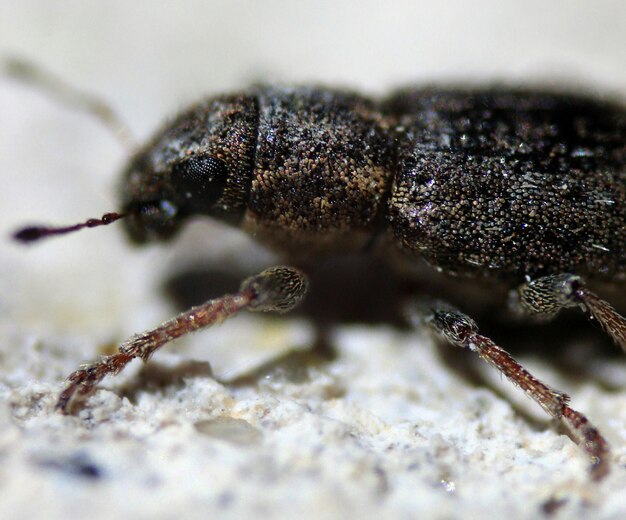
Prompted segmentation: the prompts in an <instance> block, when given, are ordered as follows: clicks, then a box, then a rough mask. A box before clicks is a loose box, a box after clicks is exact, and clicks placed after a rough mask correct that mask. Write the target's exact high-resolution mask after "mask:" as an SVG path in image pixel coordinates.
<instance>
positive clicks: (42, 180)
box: [0, 0, 626, 520]
mask: <svg viewBox="0 0 626 520" xmlns="http://www.w3.org/2000/svg"><path fill="white" fill-rule="evenodd" d="M191 4H192V3H191V2H179V3H177V9H176V10H174V11H172V10H167V9H166V8H162V6H159V7H154V6H156V4H153V3H152V2H151V3H150V6H149V7H147V6H146V5H142V4H140V3H139V2H132V3H129V2H114V1H111V2H107V3H106V5H105V4H102V7H96V6H99V5H100V4H99V3H98V4H96V3H86V2H82V1H76V2H72V1H68V2H67V3H65V4H64V6H65V7H63V8H60V7H57V6H55V7H52V6H51V5H50V3H49V2H46V1H45V0H42V1H40V2H28V3H26V2H24V3H14V5H15V7H13V4H11V6H9V4H8V3H7V4H6V5H3V6H2V7H1V8H0V9H1V10H2V12H1V13H0V49H1V50H2V51H1V52H2V53H5V52H11V53H18V54H21V55H26V56H28V57H30V58H32V59H34V60H35V61H37V62H40V63H41V62H43V63H44V64H47V65H48V66H49V67H50V68H51V69H53V70H55V71H57V72H59V73H60V75H61V76H62V77H64V78H66V79H67V80H69V81H70V82H72V83H76V84H79V85H81V86H82V87H84V88H86V89H88V90H90V91H93V92H98V93H100V94H102V95H104V97H105V98H107V99H108V100H110V101H111V102H112V103H113V104H114V105H115V106H116V107H117V108H118V109H119V111H120V113H121V114H122V115H123V116H124V117H125V119H127V120H128V121H130V123H131V126H132V128H133V129H134V130H135V132H136V133H137V134H138V135H139V136H144V137H145V136H147V135H148V134H149V132H150V131H152V130H154V129H155V128H156V127H157V126H158V124H159V123H160V122H161V121H162V119H163V118H164V116H166V115H168V114H170V115H171V114H173V113H174V112H175V110H176V109H177V108H180V107H181V106H184V105H186V104H188V103H189V102H193V101H194V100H196V99H199V98H200V97H202V96H203V95H205V94H207V93H208V92H207V90H208V89H211V91H212V92H219V91H228V90H235V89H238V88H241V87H242V86H247V85H248V84H250V83H251V82H252V81H253V80H255V79H259V78H258V76H259V71H261V72H262V73H264V74H265V76H263V77H261V79H263V80H271V81H276V80H284V81H285V82H297V81H305V80H316V81H319V82H322V83H328V84H333V85H336V84H344V85H346V84H348V85H352V84H353V85H355V86H356V87H358V88H359V89H361V90H364V91H367V90H371V91H376V90H377V89H378V90H380V91H381V92H382V91H383V90H384V89H386V88H387V87H390V86H391V85H392V84H394V85H396V86H397V85H401V84H407V83H409V82H415V81H419V80H432V79H433V78H434V77H435V78H437V79H439V78H446V77H450V76H451V75H455V76H456V77H457V78H458V76H459V75H472V77H476V75H478V76H479V77H493V76H494V75H498V76H500V77H502V76H504V77H506V78H508V79H511V80H515V79H520V78H524V79H529V74H531V72H533V71H539V74H540V73H551V74H553V73H554V74H556V75H559V76H565V75H567V77H574V78H584V79H587V80H589V81H593V82H594V84H597V85H598V88H599V89H602V90H604V89H608V90H611V89H613V90H617V91H618V93H619V92H621V93H622V94H623V92H624V88H625V87H624V85H626V75H625V74H626V73H625V72H624V67H623V63H624V52H626V51H624V49H626V45H625V44H624V35H625V34H626V30H624V26H623V23H624V20H626V15H625V14H624V10H623V9H624V7H623V3H620V2H610V1H600V2H593V3H589V8H588V9H583V8H582V7H581V8H580V10H575V9H572V8H571V6H570V3H569V2H567V1H559V2H554V3H549V4H546V3H545V2H534V1H531V2H530V4H529V3H525V4H524V8H523V10H520V9H519V6H518V4H517V3H514V2H511V3H510V4H507V6H506V7H505V6H502V5H501V2H498V3H496V2H493V3H492V2H488V1H481V2H478V4H479V7H477V5H478V4H476V3H474V4H472V8H471V13H476V15H475V16H474V15H472V14H471V13H470V11H468V10H467V7H465V5H466V4H465V3H462V2H459V3H458V4H455V3H454V2H452V3H450V6H452V4H455V5H454V7H443V4H442V6H438V4H437V5H435V4H434V3H432V2H424V3H416V2H406V3H405V4H403V5H402V6H401V7H398V8H396V14H393V13H392V15H390V14H389V7H388V6H387V5H385V6H384V10H382V11H381V10H380V9H382V8H383V7H382V6H383V4H382V3H374V2H372V3H371V4H364V3H363V2H358V5H357V6H356V7H352V8H351V9H348V8H347V7H340V6H337V4H335V3H333V5H332V8H331V7H328V8H321V7H320V3H319V2H312V3H311V4H308V3H307V2H302V3H298V6H297V8H296V7H294V8H286V7H285V5H283V4H279V3H276V7H273V8H271V9H270V8H269V7H266V4H265V3H263V6H262V7H261V3H258V6H257V3H254V5H253V3H250V4H245V7H242V5H241V4H240V3H238V2H233V3H219V5H218V4H210V3H207V2H202V6H201V5H200V4H194V5H193V6H192V5H191ZM222 4H223V5H222ZM379 4H380V7H379ZM445 4H446V5H448V3H445ZM553 4H554V5H553ZM205 5H206V6H205ZM290 5H292V4H290ZM293 5H294V6H295V4H293ZM364 6H365V7H364ZM515 6H518V7H515ZM192 8H193V9H194V10H193V16H190V15H189V12H190V11H189V10H190V9H192ZM291 9H297V12H296V11H292V10H291ZM331 9H332V10H331ZM397 9H400V10H399V11H397ZM5 10H6V11H5ZM479 13H483V15H484V13H490V14H489V16H487V15H484V18H483V17H479V16H478V14H479ZM333 17H336V18H333ZM302 19H306V20H307V24H303V23H302ZM511 20H515V24H516V25H515V27H513V28H511V27H505V23H508V22H510V21H511ZM620 24H621V25H620ZM164 34H167V35H169V36H170V38H168V39H167V40H166V39H164V38H162V37H155V35H164ZM353 46H354V47H353ZM348 49H349V50H350V54H349V55H348V54H346V52H347V50H348ZM344 51H345V52H344ZM559 66H560V67H561V68H559ZM268 75H269V76H270V77H269V78H268V77H267V76H268ZM194 76H195V77H196V80H197V82H196V83H195V84H194V83H193V82H192V79H191V78H192V77H194ZM198 78H199V79H198ZM372 78H376V79H372ZM531 79H532V78H531ZM596 80H597V81H596ZM244 84H245V85H244ZM620 89H621V90H620ZM385 91H386V90H385ZM0 114H2V117H1V118H0V179H1V181H2V189H0V226H1V230H0V231H1V233H0V235H2V237H5V236H7V235H8V233H9V232H10V231H11V230H12V229H13V228H14V227H16V226H17V225H20V224H28V223H30V222H39V221H41V222H58V223H71V222H74V221H76V220H79V219H82V218H86V217H89V216H98V215H100V214H102V213H104V212H106V211H110V210H112V209H115V203H116V201H115V198H114V194H115V184H116V182H117V177H115V176H114V172H116V171H118V170H120V169H121V166H122V164H123V163H124V160H125V154H124V152H123V150H120V149H119V148H118V147H117V145H116V143H115V142H114V140H113V139H112V138H111V137H110V135H109V134H107V133H106V131H104V130H102V129H101V128H100V127H99V126H98V125H97V124H95V123H94V122H93V121H92V120H91V119H90V118H88V117H85V116H84V115H83V114H81V113H79V112H76V111H73V110H71V109H68V108H67V107H63V106H60V105H58V104H56V103H53V102H51V101H50V100H49V99H48V98H46V96H42V95H41V94H39V93H37V92H35V91H33V90H32V89H29V88H26V87H24V86H20V85H16V84H14V83H9V82H6V81H4V80H0ZM114 227H115V226H113V227H112V228H109V229H99V230H90V231H85V232H84V233H82V234H78V235H76V236H74V237H71V238H70V237H67V238H64V239H57V240H50V241H49V242H48V243H46V244H41V246H40V247H32V248H26V249H25V248H18V247H16V246H14V245H13V244H11V243H9V242H8V241H6V240H4V239H2V240H0V461H1V464H0V486H1V487H0V489H1V490H2V492H1V493H0V518H11V519H32V518H44V517H45V518H46V519H53V520H54V519H61V518H62V519H71V518H85V517H88V518H90V519H93V520H97V519H100V518H103V519H104V518H116V519H119V520H126V519H129V520H130V519H133V520H137V519H142V518H151V519H174V518H183V517H184V518H226V519H228V518H293V517H299V518H302V519H303V520H304V519H309V518H311V519H313V518H315V519H319V518H346V517H355V518H357V517H358V518H363V519H368V518H381V517H384V518H401V519H404V518H406V519H408V518H463V519H468V518H481V517H487V516H488V517H492V518H529V519H530V518H532V519H536V518H548V517H549V518H557V519H560V518H562V519H570V518H590V519H591V518H593V519H597V518H601V519H619V518H623V517H624V516H626V499H625V498H624V489H625V488H626V385H625V381H626V361H625V360H624V356H621V355H620V353H614V351H613V350H611V348H610V347H608V346H607V347H606V348H602V346H601V345H597V344H596V343H595V341H596V340H597V339H598V338H599V337H601V334H602V333H601V331H594V330H593V328H583V330H586V331H589V330H591V333H590V334H589V336H590V338H591V339H587V336H588V335H585V337H582V336H580V337H577V336H576V335H572V334H571V333H570V330H569V328H566V327H563V328H562V329H559V328H557V329H556V331H555V333H556V336H559V335H567V337H568V338H569V339H568V340H567V341H566V342H565V344H564V345H561V348H560V350H557V349H556V347H554V348H553V346H552V343H551V342H550V341H549V340H546V336H545V335H544V334H542V333H541V331H543V330H544V329H543V328H542V327H539V326H534V327H529V328H528V330H525V331H524V332H523V334H520V335H522V336H524V337H526V336H527V338H526V341H525V343H526V345H527V346H532V345H533V344H536V345H537V346H536V348H534V349H532V348H531V349H518V350H516V351H515V355H516V357H517V358H518V359H519V360H520V361H522V362H523V363H524V364H525V365H526V366H527V367H528V368H529V369H530V370H532V371H533V372H535V373H537V375H539V376H540V377H541V378H542V379H544V380H545V381H547V382H549V383H550V384H551V385H553V386H554V387H556V388H559V389H562V390H564V391H567V392H568V393H570V394H571V396H572V404H573V405H575V407H576V408H577V409H579V410H581V411H583V412H585V413H586V414H587V415H588V416H589V417H590V419H591V420H593V421H594V423H595V424H596V425H597V426H598V427H599V428H600V429H601V430H602V432H603V433H604V434H605V435H606V437H607V439H608V440H609V442H610V444H611V447H612V460H611V463H612V464H611V465H612V472H611V474H610V475H609V476H608V477H607V479H606V480H605V481H603V482H602V483H600V484H599V485H597V486H591V485H590V484H589V482H588V479H587V474H586V465H587V461H586V460H585V458H584V456H583V455H582V454H581V452H580V450H579V449H578V448H577V447H576V446H575V445H574V444H573V443H572V442H571V441H570V440H569V439H568V438H567V437H566V436H564V435H562V434H561V433H559V432H558V431H556V430H555V429H554V428H553V427H552V425H551V424H550V422H549V421H548V420H547V419H546V418H545V416H544V415H543V414H542V412H541V411H540V410H537V408H536V407H535V406H533V405H532V403H529V402H528V400H527V399H526V398H525V397H524V396H522V395H520V393H519V391H517V390H515V389H514V388H511V387H510V385H508V384H507V383H506V382H505V381H501V380H500V377H499V376H498V375H497V374H495V373H494V372H493V371H492V370H490V369H489V368H488V367H483V366H482V365H481V364H480V363H479V362H477V361H475V360H474V359H473V357H472V355H471V353H465V352H463V351H460V350H458V349H454V348H452V347H441V348H438V347H436V346H435V345H434V344H433V343H432V342H431V340H430V339H429V338H428V337H427V336H425V335H423V334H420V333H412V332H409V331H406V330H402V329H399V328H395V327H392V326H391V325H388V324H383V325H380V324H376V323H369V322H365V323H358V324H355V325H342V326H338V327H335V328H333V329H331V331H330V339H331V340H332V342H333V343H334V344H335V345H336V346H337V349H338V356H337V358H336V359H335V360H333V361H331V362H326V363H323V362H322V363H319V362H316V360H315V359H312V358H310V357H308V358H307V356H305V355H303V354H301V355H300V356H292V357H291V358H290V359H288V360H286V361H278V362H274V363H273V364H270V365H269V367H266V369H263V370H258V369H259V367H263V366H264V364H265V363H266V362H268V361H269V360H271V359H276V357H277V356H278V357H280V354H281V353H284V352H285V349H289V348H293V349H296V350H297V351H298V352H303V351H304V350H305V348H306V347H307V346H310V345H311V344H312V343H313V331H312V328H311V324H310V321H309V320H308V319H306V318H300V317H298V318H290V317H289V316H285V317H279V318H269V317H268V318H266V317H263V318H260V317H256V316H247V315H246V316H241V317H240V318H237V319H236V320H233V321H231V322H227V323H225V324H223V325H221V326H220V327H217V328H215V329H213V330H211V331H207V332H202V333H198V334H196V335H194V336H193V337H191V338H188V339H186V340H184V341H180V342H178V344H176V345H171V346H170V347H168V348H166V349H164V350H163V351H162V352H160V353H158V354H157V355H156V356H155V357H154V359H153V361H152V362H151V363H150V364H149V365H146V367H145V368H143V367H142V366H141V363H139V362H136V363H133V364H132V365H131V366H130V367H129V369H128V370H127V371H125V372H124V373H123V374H121V375H120V376H119V377H117V378H114V379H108V380H106V381H105V383H104V384H103V385H102V387H101V389H100V390H99V391H98V392H97V393H96V394H95V395H94V396H93V398H92V399H91V400H90V401H89V402H88V403H87V405H86V407H85V408H84V409H83V410H82V411H81V412H80V414H79V415H78V416H76V417H63V416H61V415H59V414H57V413H55V412H54V410H53V406H54V403H55V399H56V396H57V395H58V392H59V391H60V390H61V388H62V381H63V379H64V378H65V377H66V376H67V375H68V374H69V373H70V372H71V371H72V370H75V369H76V368H77V367H78V366H79V364H80V363H84V362H88V361H91V360H93V359H94V358H95V357H97V356H98V355H101V354H103V353H108V352H110V349H111V345H114V344H116V343H118V342H119V341H121V340H123V339H125V338H127V337H128V336H129V335H131V334H132V333H134V332H137V331H141V330H144V329H146V328H148V327H151V326H153V325H155V324H158V323H159V322H160V321H162V320H163V319H166V318H168V317H170V316H171V315H172V314H173V313H174V312H175V308H174V305H173V304H172V303H171V302H170V301H169V300H168V299H167V298H166V297H164V295H163V294H162V291H161V287H162V283H163V282H162V281H163V280H164V279H166V278H167V277H168V275H171V274H173V273H175V272H177V271H179V270H180V269H181V268H183V267H185V266H188V265H195V263H198V262H200V261H207V262H209V261H211V260H212V261H213V262H218V263H219V265H220V267H221V268H224V267H229V268H231V269H235V270H237V271H238V272H243V273H248V274H249V273H252V272H255V269H256V268H257V267H258V265H259V264H260V265H261V266H262V267H265V266H267V265H270V264H271V262H272V259H271V257H270V256H268V255H267V254H266V253H258V256H254V255H253V254H252V252H251V251H250V250H249V249H247V248H249V247H250V246H249V244H248V243H247V242H246V241H245V240H243V239H242V238H241V237H240V236H238V235H237V234H234V233H225V232H224V230H223V229H222V228H221V227H219V226H216V225H213V224H208V223H198V224H194V225H193V226H192V227H191V228H190V229H188V230H186V232H185V233H184V235H183V236H182V237H181V238H180V240H178V241H176V243H175V244H173V245H171V246H166V247H156V248H150V249H145V250H140V249H131V248H130V247H129V246H128V244H127V242H126V241H125V240H124V239H123V237H122V233H121V230H116V229H114ZM255 255H257V253H255ZM253 256H254V257H253ZM236 286H237V284H236V283H233V285H232V287H230V286H229V287H226V288H225V289H224V290H229V289H234V288H235V287H236ZM329 303H334V302H329ZM575 316H576V318H578V320H579V321H584V318H583V317H582V316H581V315H575ZM496 339H497V340H498V341H499V342H501V343H502V344H503V346H505V347H508V346H509V345H511V344H512V343H513V342H514V340H519V339H520V338H518V337H515V338H513V337H508V336H506V335H502V336H498V337H497V338H496ZM560 343H563V342H560ZM294 358H295V359H294ZM550 515H551V516H550Z"/></svg>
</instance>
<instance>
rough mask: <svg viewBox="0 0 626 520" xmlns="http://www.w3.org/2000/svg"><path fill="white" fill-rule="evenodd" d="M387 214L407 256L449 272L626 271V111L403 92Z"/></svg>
mask: <svg viewBox="0 0 626 520" xmlns="http://www.w3.org/2000/svg"><path fill="white" fill-rule="evenodd" d="M388 108H389V109H390V111H392V112H394V113H396V114H397V115H398V117H399V124H400V125H401V127H403V128H402V130H401V131H402V138H401V139H399V140H398V147H399V149H398V152H399V170H398V174H397V176H396V179H395V183H394V188H393V192H392V197H391V199H390V204H389V219H390V222H391V228H392V230H393V232H394V234H395V236H396V237H397V239H398V240H399V241H400V242H401V243H402V245H403V246H404V248H406V249H407V250H409V251H411V252H412V253H414V254H416V255H419V256H422V257H424V258H426V259H427V260H428V261H429V262H430V263H431V264H433V265H434V266H435V267H437V268H440V269H442V270H443V271H445V272H451V273H457V274H461V275H486V276H489V275H496V276H499V277H504V276H507V275H509V276H512V277H517V278H521V277H522V276H523V275H531V276H533V277H536V276H540V275H546V274H550V273H560V272H573V273H577V274H588V275H590V277H599V278H609V277H621V276H623V274H624V271H625V268H626V112H625V111H624V109H623V108H622V107H619V106H616V105H612V104H609V103H602V102H598V101H597V100H589V99H586V98H582V97H577V96H568V95H553V94H547V93H541V92H539V93H537V92H534V93H533V92H526V91H515V90H513V91H511V90H510V89H509V90H506V91H505V90H477V91H475V92H472V91H445V90H443V91H442V90H440V89H439V90H432V91H429V90H413V91H404V92H400V93H399V94H398V95H396V96H395V97H393V98H391V100H390V101H389V103H388Z"/></svg>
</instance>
